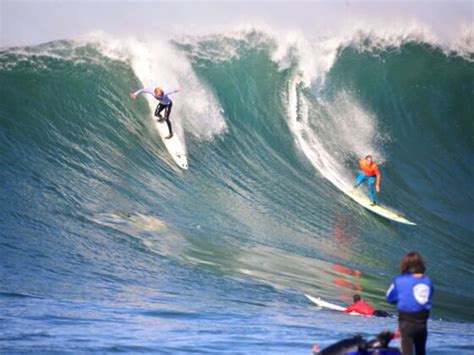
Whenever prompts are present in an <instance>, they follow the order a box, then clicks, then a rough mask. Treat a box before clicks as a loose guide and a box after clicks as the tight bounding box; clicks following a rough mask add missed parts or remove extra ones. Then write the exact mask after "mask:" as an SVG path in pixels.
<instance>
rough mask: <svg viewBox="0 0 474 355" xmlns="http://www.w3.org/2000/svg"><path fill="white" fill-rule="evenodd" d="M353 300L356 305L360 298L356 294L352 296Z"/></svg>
mask: <svg viewBox="0 0 474 355" xmlns="http://www.w3.org/2000/svg"><path fill="white" fill-rule="evenodd" d="M352 300H353V301H354V303H356V302H359V301H360V296H359V295H358V294H357V293H356V294H355V295H354V296H352Z"/></svg>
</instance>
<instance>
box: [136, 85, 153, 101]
mask: <svg viewBox="0 0 474 355" xmlns="http://www.w3.org/2000/svg"><path fill="white" fill-rule="evenodd" d="M140 94H150V95H153V96H155V91H154V90H153V89H152V88H143V89H139V90H137V91H135V92H132V93H130V97H131V98H132V99H133V100H135V99H136V98H137V96H138V95H140Z"/></svg>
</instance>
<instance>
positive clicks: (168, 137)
mask: <svg viewBox="0 0 474 355" xmlns="http://www.w3.org/2000/svg"><path fill="white" fill-rule="evenodd" d="M171 137H173V135H172V134H170V135H169V136H167V137H165V139H170V138H171Z"/></svg>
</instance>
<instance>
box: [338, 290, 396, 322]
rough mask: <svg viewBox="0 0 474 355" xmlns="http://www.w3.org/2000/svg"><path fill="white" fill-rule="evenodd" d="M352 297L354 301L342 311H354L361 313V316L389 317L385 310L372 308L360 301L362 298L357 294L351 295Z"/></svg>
mask: <svg viewBox="0 0 474 355" xmlns="http://www.w3.org/2000/svg"><path fill="white" fill-rule="evenodd" d="M352 299H353V301H354V303H353V304H351V305H350V306H349V307H347V308H346V309H345V310H344V311H343V312H344V313H352V312H355V313H359V314H362V315H363V316H375V317H389V316H390V314H389V313H387V312H385V311H381V310H376V309H373V308H372V307H371V306H370V305H368V304H367V303H365V302H364V301H362V299H361V298H360V296H359V295H358V294H355V295H354V296H353V297H352Z"/></svg>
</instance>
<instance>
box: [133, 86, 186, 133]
mask: <svg viewBox="0 0 474 355" xmlns="http://www.w3.org/2000/svg"><path fill="white" fill-rule="evenodd" d="M182 90H183V87H182V86H181V87H180V88H179V89H174V90H166V91H163V89H162V88H160V87H157V88H155V89H151V88H144V89H140V90H137V91H135V92H132V93H131V94H130V97H131V98H132V99H133V100H135V99H136V98H137V96H138V95H140V94H143V93H144V94H149V95H152V96H153V97H154V98H155V99H157V100H158V102H159V103H158V106H157V107H156V110H155V116H156V117H158V122H163V121H164V120H166V124H167V125H168V130H169V132H170V134H169V136H167V137H165V138H166V139H169V138H171V137H173V129H172V128H171V121H170V114H171V108H172V107H173V101H171V99H170V98H169V95H171V94H174V93H177V92H180V91H182ZM163 110H164V111H165V116H164V117H163V116H162V115H161V112H162V111H163Z"/></svg>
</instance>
